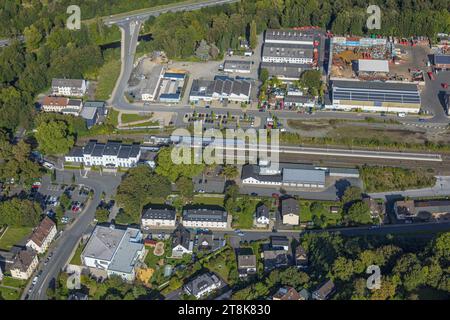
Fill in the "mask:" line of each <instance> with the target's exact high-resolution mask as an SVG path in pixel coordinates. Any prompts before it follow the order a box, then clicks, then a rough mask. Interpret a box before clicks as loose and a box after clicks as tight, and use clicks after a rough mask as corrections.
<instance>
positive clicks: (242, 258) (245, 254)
mask: <svg viewBox="0 0 450 320" xmlns="http://www.w3.org/2000/svg"><path fill="white" fill-rule="evenodd" d="M237 261H238V273H239V277H247V276H249V275H252V274H255V273H256V272H257V270H258V269H257V262H256V256H255V255H254V254H253V251H252V249H251V248H241V249H239V250H238V254H237Z"/></svg>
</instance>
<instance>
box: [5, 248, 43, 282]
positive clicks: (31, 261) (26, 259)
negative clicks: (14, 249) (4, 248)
mask: <svg viewBox="0 0 450 320" xmlns="http://www.w3.org/2000/svg"><path fill="white" fill-rule="evenodd" d="M38 264H39V260H38V257H37V253H36V252H35V251H33V250H30V249H28V250H21V251H19V253H17V254H16V256H15V257H14V261H13V264H12V266H11V268H10V272H11V276H12V277H13V278H16V279H21V280H28V279H29V278H30V277H31V275H32V274H33V272H34V270H36V267H37V266H38Z"/></svg>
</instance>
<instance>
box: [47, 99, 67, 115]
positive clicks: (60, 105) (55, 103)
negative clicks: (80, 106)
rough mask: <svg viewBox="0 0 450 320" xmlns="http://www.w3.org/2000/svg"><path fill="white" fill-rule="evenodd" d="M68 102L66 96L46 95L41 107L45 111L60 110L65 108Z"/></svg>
mask: <svg viewBox="0 0 450 320" xmlns="http://www.w3.org/2000/svg"><path fill="white" fill-rule="evenodd" d="M68 102H69V99H68V98H64V97H49V96H47V97H44V99H43V100H42V102H41V109H42V111H45V112H61V111H62V110H63V109H65V108H67V104H68Z"/></svg>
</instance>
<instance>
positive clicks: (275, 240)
mask: <svg viewBox="0 0 450 320" xmlns="http://www.w3.org/2000/svg"><path fill="white" fill-rule="evenodd" d="M270 243H271V245H272V248H276V247H284V246H289V239H288V238H287V237H286V236H271V237H270Z"/></svg>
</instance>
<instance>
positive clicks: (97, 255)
mask: <svg viewBox="0 0 450 320" xmlns="http://www.w3.org/2000/svg"><path fill="white" fill-rule="evenodd" d="M144 253H145V249H144V244H143V243H142V233H141V231H140V230H139V229H135V228H126V229H119V228H116V227H114V225H110V226H109V227H108V226H100V225H97V226H96V227H95V229H94V231H93V232H92V234H91V237H90V238H89V241H88V243H87V244H86V247H85V248H84V250H83V252H82V253H81V261H82V262H83V265H84V266H86V267H88V268H90V269H92V271H94V272H95V273H96V274H98V273H101V272H103V273H104V275H105V277H110V276H112V275H117V276H120V277H121V278H122V279H123V280H125V281H128V282H132V281H134V279H135V277H136V267H137V266H138V265H139V263H140V262H141V261H142V259H143V257H144Z"/></svg>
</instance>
